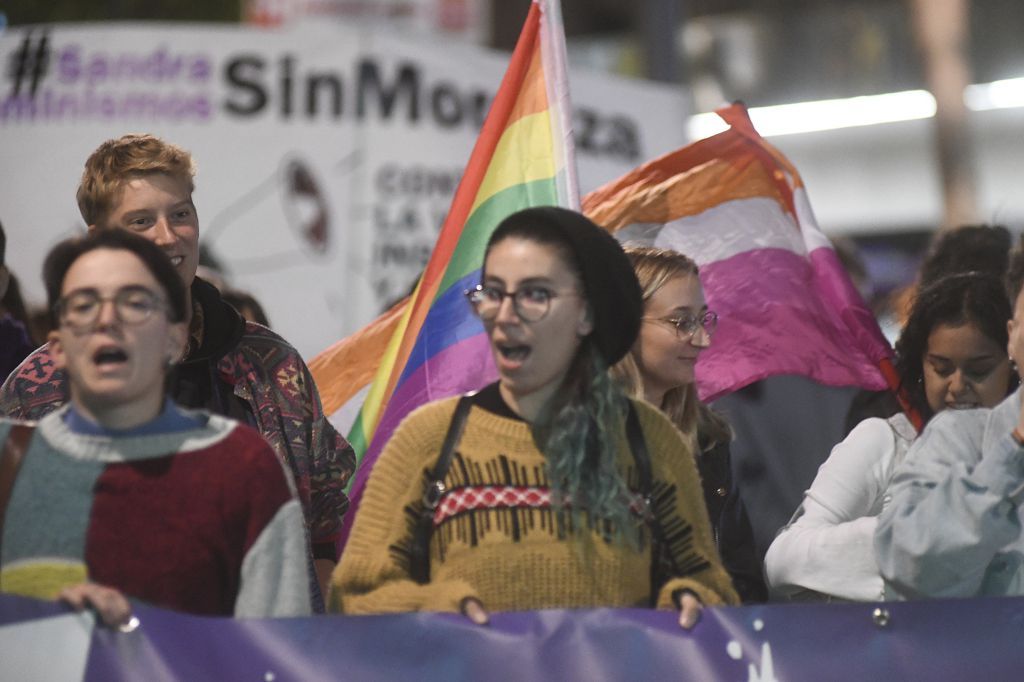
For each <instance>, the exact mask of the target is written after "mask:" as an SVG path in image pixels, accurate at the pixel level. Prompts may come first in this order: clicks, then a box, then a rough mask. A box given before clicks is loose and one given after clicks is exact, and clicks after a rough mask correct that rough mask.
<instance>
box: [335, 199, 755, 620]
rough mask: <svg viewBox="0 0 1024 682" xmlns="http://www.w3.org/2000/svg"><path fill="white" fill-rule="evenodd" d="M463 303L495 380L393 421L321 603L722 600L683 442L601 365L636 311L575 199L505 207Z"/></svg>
mask: <svg viewBox="0 0 1024 682" xmlns="http://www.w3.org/2000/svg"><path fill="white" fill-rule="evenodd" d="M467 298H468V301H469V304H470V305H471V306H472V309H473V310H474V311H475V313H476V314H477V316H478V317H479V318H480V320H481V321H482V323H483V327H484V331H485V332H486V335H487V339H488V341H489V344H490V350H491V354H492V356H493V358H494V364H495V366H496V369H497V375H498V380H497V382H495V383H492V384H490V385H488V386H486V387H484V388H483V389H482V390H480V391H479V392H477V393H476V394H474V395H472V396H468V397H463V398H458V397H456V398H449V399H444V400H440V401H436V402H433V403H429V404H427V405H425V406H423V407H421V408H419V409H418V410H416V411H415V412H413V413H412V414H410V415H409V416H408V417H406V419H405V420H404V421H403V422H402V424H401V425H400V426H399V427H398V429H397V430H396V431H395V433H394V435H393V436H392V438H391V440H390V441H389V442H388V443H387V444H386V445H385V447H384V450H383V451H382V453H381V456H380V458H379V459H378V460H377V462H376V464H375V465H374V468H373V471H372V473H371V475H370V478H369V481H368V483H367V487H366V491H365V494H364V497H363V501H362V504H361V505H360V508H359V512H358V514H357V516H356V519H355V523H354V526H353V529H352V534H351V536H350V538H349V541H348V545H347V547H346V550H345V553H344V555H343V557H342V560H341V564H340V565H339V567H338V569H337V570H336V571H335V574H334V580H333V586H332V591H331V595H332V596H331V602H332V608H333V609H335V610H339V611H343V612H345V613H354V614H358V613H382V612H396V611H419V610H427V611H456V612H458V611H461V612H462V613H464V614H466V615H467V616H468V617H469V618H470V619H471V620H473V621H474V622H477V623H484V622H486V621H487V620H488V613H489V612H496V611H510V610H522V609H542V608H574V607H635V606H644V605H654V606H658V607H660V608H675V609H678V613H679V622H680V624H681V625H683V626H684V627H690V626H692V625H693V624H694V623H695V622H696V620H697V618H698V616H699V613H700V609H701V605H702V604H707V605H715V604H731V603H736V601H737V597H736V594H735V592H734V591H733V588H732V586H731V584H730V581H729V576H728V575H727V574H726V573H725V571H724V569H723V568H722V566H721V563H720V561H719V558H718V555H717V552H716V551H715V547H714V543H713V540H712V537H711V531H710V526H709V524H708V519H707V512H706V511H705V509H704V507H703V504H702V503H701V497H700V481H699V477H698V474H697V470H696V467H695V466H694V463H693V458H692V457H691V456H689V444H688V443H686V442H685V441H684V440H683V439H682V437H681V436H680V435H679V432H678V431H677V430H676V429H675V427H674V426H673V425H672V424H671V423H670V422H669V420H668V419H666V418H665V416H664V415H662V414H661V413H660V412H658V411H657V410H656V409H654V408H653V407H651V406H649V405H647V404H646V403H644V402H643V401H630V400H628V399H627V398H626V397H625V395H624V394H623V393H622V391H621V389H620V388H619V387H618V386H617V385H616V384H615V383H614V382H613V381H612V379H611V377H610V376H609V374H608V371H607V370H608V367H609V365H610V364H612V363H614V362H616V361H617V360H618V359H619V358H621V357H622V356H623V355H624V354H625V353H627V352H628V351H629V349H630V347H631V346H632V345H633V340H634V339H635V338H636V334H637V331H638V329H639V328H640V324H641V320H640V317H641V314H642V303H641V297H640V290H639V286H638V285H637V281H636V276H635V275H634V274H633V269H632V268H631V267H630V264H629V261H628V260H627V259H626V257H625V255H624V254H623V252H622V249H621V247H620V246H619V245H618V243H617V242H616V241H615V239H614V238H613V237H612V236H611V235H609V234H608V233H607V232H605V231H603V230H601V229H600V228H598V227H597V226H596V225H594V224H593V223H592V222H590V221H589V220H588V219H587V218H585V217H584V216H582V215H580V214H579V213H576V212H573V211H569V210H566V209H561V208H555V207H544V208H531V209H526V210H523V211H520V212H518V213H515V214H513V215H511V216H509V217H508V218H506V219H505V220H503V221H502V222H501V224H500V225H498V227H497V228H496V229H495V231H494V233H493V234H492V235H491V237H490V240H489V241H488V244H487V248H486V251H485V254H484V263H483V267H482V269H481V274H480V286H478V287H476V288H474V289H472V290H471V291H469V292H468V293H467ZM444 453H448V457H447V458H446V457H445V456H444ZM679 453H684V454H686V456H684V457H680V456H678V455H679ZM446 459H447V462H448V463H447V464H446V465H444V466H442V464H443V463H444V462H445V461H446Z"/></svg>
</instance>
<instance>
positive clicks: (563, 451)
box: [531, 339, 639, 538]
mask: <svg viewBox="0 0 1024 682" xmlns="http://www.w3.org/2000/svg"><path fill="white" fill-rule="evenodd" d="M607 369H608V368H607V366H606V365H605V363H604V361H603V360H602V359H601V357H600V354H599V353H598V352H597V351H596V350H595V348H594V346H593V344H592V343H591V342H590V340H589V339H585V340H584V341H583V344H582V345H581V346H580V349H579V351H578V352H577V354H576V358H575V360H574V361H573V365H572V366H571V367H570V369H569V372H568V373H567V374H566V378H565V382H564V383H563V384H562V386H561V388H560V389H559V390H558V391H556V392H555V395H554V396H552V398H551V402H550V403H549V404H548V406H547V407H546V408H545V409H543V410H541V413H540V415H541V416H540V417H538V419H537V420H536V421H535V422H534V423H533V424H532V425H531V428H532V430H533V436H534V440H535V441H536V442H537V444H538V447H539V448H540V450H541V452H543V453H544V457H545V459H546V460H547V473H548V481H549V484H550V486H551V490H552V492H553V493H554V494H555V495H556V498H557V497H559V496H561V495H568V496H569V498H570V499H571V500H572V507H571V510H572V511H571V512H570V514H571V516H572V520H573V526H576V527H582V526H583V525H584V524H582V523H580V522H581V521H584V520H585V518H586V515H589V516H590V518H591V520H592V521H591V522H592V523H594V522H596V521H597V520H606V521H609V522H611V524H612V529H613V532H614V535H615V536H616V537H618V538H630V537H634V536H635V534H633V533H629V532H628V530H629V529H631V528H633V527H634V526H636V525H637V524H638V523H639V520H638V519H637V518H636V517H634V516H633V515H632V513H631V512H630V510H629V504H630V499H631V494H632V493H631V492H630V490H629V486H628V485H627V484H626V481H625V480H624V479H623V477H622V474H621V473H620V472H619V467H618V462H617V457H618V448H617V445H618V443H619V442H620V438H621V436H622V433H623V431H624V428H625V426H624V425H625V412H626V400H627V398H626V396H625V394H624V393H623V392H622V390H621V389H620V388H619V387H618V385H617V384H616V383H615V382H614V381H613V380H612V378H611V376H609V374H608V371H607ZM566 520H567V519H566V510H565V508H564V507H563V508H562V513H560V514H559V521H560V522H561V523H563V524H564V523H565V522H566Z"/></svg>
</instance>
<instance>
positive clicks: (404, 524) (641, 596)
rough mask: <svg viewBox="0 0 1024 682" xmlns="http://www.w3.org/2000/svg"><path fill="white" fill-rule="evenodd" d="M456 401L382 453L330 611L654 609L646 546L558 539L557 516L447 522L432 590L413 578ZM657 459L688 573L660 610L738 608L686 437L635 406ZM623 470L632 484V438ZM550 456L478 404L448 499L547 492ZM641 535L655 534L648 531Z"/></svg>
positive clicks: (659, 501)
mask: <svg viewBox="0 0 1024 682" xmlns="http://www.w3.org/2000/svg"><path fill="white" fill-rule="evenodd" d="M456 402H457V398H450V399H446V400H440V401H437V402H434V403H430V404H428V405H425V406H423V407H421V408H420V409H418V410H416V411H415V412H413V413H412V414H410V415H409V416H408V417H407V418H406V419H405V420H404V421H403V422H402V424H401V425H400V426H399V427H398V429H397V430H396V431H395V433H394V435H393V437H392V438H391V440H390V441H389V442H388V444H387V445H386V446H385V448H384V451H383V452H382V453H381V456H380V458H379V460H378V461H377V463H376V465H375V466H374V468H373V473H372V474H371V476H370V479H369V481H368V483H367V487H366V491H365V494H364V496H363V501H362V504H361V505H360V508H359V513H358V515H357V516H356V519H355V524H354V526H353V529H352V534H351V536H350V538H349V541H348V544H347V546H346V548H345V552H344V554H343V556H342V560H341V563H340V564H339V565H338V567H337V568H336V569H335V571H334V575H333V577H332V587H331V598H330V607H331V610H333V611H342V612H344V613H389V612H402V611H458V609H459V604H460V602H461V601H462V600H463V599H464V598H466V597H476V598H478V599H480V601H482V602H483V604H484V606H485V607H486V608H487V609H488V610H490V611H512V610H526V609H543V608H574V607H602V606H603V607H634V606H645V605H647V604H649V600H650V592H651V589H650V563H651V550H650V544H649V542H648V543H646V546H645V549H643V550H637V549H634V548H632V547H631V546H627V545H626V544H624V543H623V542H621V541H618V542H617V541H611V542H608V541H606V540H604V539H602V538H601V536H600V535H599V534H598V533H596V532H593V531H590V530H586V531H579V532H587V533H590V534H591V538H590V539H591V541H590V542H582V541H581V538H580V537H579V536H578V535H571V534H570V535H569V536H568V537H566V536H565V535H564V534H560V533H559V531H558V526H557V524H556V522H555V515H554V513H553V512H552V511H551V510H544V509H536V508H516V509H483V510H476V511H469V512H464V513H463V514H460V515H457V516H454V517H452V518H449V519H447V520H445V521H444V522H442V523H441V525H440V526H438V527H437V528H436V529H435V530H434V533H433V536H432V538H431V548H430V577H431V580H430V582H429V583H428V584H425V585H421V584H418V583H416V582H415V581H413V580H411V579H410V577H409V570H408V554H407V551H408V546H409V542H410V539H411V536H412V533H411V529H412V523H411V517H410V514H409V512H410V510H413V509H415V508H416V507H417V505H418V503H419V501H420V500H421V499H422V496H423V484H424V480H425V478H424V477H425V472H426V471H428V470H429V469H431V468H432V467H433V466H434V463H435V462H436V461H437V457H438V454H439V453H440V449H441V443H442V441H443V439H444V436H445V433H446V431H447V430H448V425H449V423H450V421H451V418H452V414H453V413H454V410H455V404H456ZM636 406H637V413H638V416H639V417H640V423H641V426H642V427H643V431H644V436H645V438H646V441H647V447H648V450H649V452H650V456H651V460H652V461H651V471H652V475H653V478H654V490H653V493H654V494H653V497H654V498H655V503H654V505H653V507H654V509H655V512H656V513H658V515H659V518H660V519H661V523H662V527H663V529H664V533H665V536H666V538H667V540H668V541H667V542H666V544H667V545H668V547H669V548H670V551H672V552H673V554H674V556H675V557H676V560H677V565H678V566H679V567H680V571H681V572H683V573H684V574H685V575H682V576H677V577H673V578H672V579H670V580H669V581H668V582H667V583H666V584H665V585H664V586H663V587H662V589H661V590H660V592H659V594H658V598H657V606H658V607H659V608H670V607H672V605H673V603H672V593H673V592H674V591H675V590H679V589H690V590H692V591H693V592H695V593H696V594H697V595H698V596H699V598H700V599H701V601H702V602H703V603H704V604H706V605H716V604H736V603H738V601H739V600H738V598H737V596H736V593H735V592H734V591H733V588H732V584H731V582H730V580H729V576H728V574H726V572H725V570H724V569H723V568H722V565H721V562H720V560H719V558H718V554H717V552H716V550H715V547H714V543H713V542H712V539H711V533H710V530H709V525H708V518H707V512H706V510H705V508H704V500H703V497H702V494H701V488H700V480H699V478H698V474H697V469H696V466H695V465H694V461H693V457H692V455H691V453H690V450H689V448H688V446H687V445H686V443H685V442H684V440H683V437H682V435H681V434H680V433H679V431H677V430H676V428H675V427H674V426H673V425H672V424H671V422H669V420H668V419H667V418H665V417H664V415H662V414H661V412H659V411H658V410H657V409H655V408H654V407H652V406H651V405H649V404H647V403H644V402H640V401H637V402H636ZM619 452H620V456H619V461H620V466H621V467H622V471H623V472H624V473H625V474H626V480H627V481H630V480H634V479H635V475H634V474H633V472H632V461H633V457H632V455H631V454H630V451H629V449H628V445H627V443H626V438H625V435H624V434H623V435H622V436H621V437H620V446H619ZM544 471H545V470H544V455H543V454H541V452H540V451H539V450H538V449H537V447H536V445H535V444H534V442H533V438H532V436H531V433H530V429H529V426H528V425H527V424H526V423H525V422H523V421H519V420H514V419H507V418H504V417H500V416H498V415H495V414H493V413H491V412H488V411H486V410H484V409H482V408H480V407H477V406H474V407H473V408H472V409H471V411H470V413H469V417H468V419H467V421H466V428H465V431H464V433H463V436H462V440H461V441H460V443H459V446H458V448H457V449H456V453H455V456H454V457H453V463H452V466H451V468H450V469H449V472H448V476H447V477H446V479H445V485H446V487H447V488H448V489H449V490H453V489H458V488H459V487H461V486H466V485H497V486H504V485H530V486H541V487H544V486H546V485H547V479H546V476H545V473H544ZM644 533H645V535H646V534H648V533H647V531H646V530H644Z"/></svg>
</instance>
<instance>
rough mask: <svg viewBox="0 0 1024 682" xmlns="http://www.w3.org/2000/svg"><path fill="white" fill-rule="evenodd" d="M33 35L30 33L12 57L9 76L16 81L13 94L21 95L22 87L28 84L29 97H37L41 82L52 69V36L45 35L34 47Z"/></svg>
mask: <svg viewBox="0 0 1024 682" xmlns="http://www.w3.org/2000/svg"><path fill="white" fill-rule="evenodd" d="M32 43H33V40H32V34H31V33H28V34H26V35H25V37H24V39H22V41H21V47H19V48H18V50H17V51H16V52H14V53H13V54H12V55H11V57H10V71H9V75H10V77H11V79H12V80H13V81H14V89H13V91H12V94H13V95H15V96H17V95H19V94H21V86H22V85H23V84H26V82H27V84H28V94H29V97H33V98H34V97H35V96H36V90H37V89H38V88H39V83H40V81H42V80H43V78H45V77H46V73H47V71H49V69H50V36H49V35H47V34H46V33H44V34H43V35H42V37H41V38H40V39H39V40H38V41H37V42H36V43H35V46H34V47H33V44H32Z"/></svg>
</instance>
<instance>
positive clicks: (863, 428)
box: [765, 272, 1017, 601]
mask: <svg viewBox="0 0 1024 682" xmlns="http://www.w3.org/2000/svg"><path fill="white" fill-rule="evenodd" d="M1010 314H1011V311H1010V303H1009V300H1008V299H1007V296H1006V291H1005V289H1004V288H1003V285H1002V283H1001V282H1000V281H999V280H998V279H997V278H995V277H993V276H991V275H986V274H981V273H976V272H972V273H965V274H959V275H952V276H949V277H946V278H944V279H941V280H938V281H937V282H934V283H933V284H931V285H929V286H928V287H926V288H925V289H923V290H921V291H920V292H919V293H918V295H917V298H916V300H915V301H914V304H913V308H912V309H911V313H910V317H909V318H908V320H907V324H906V327H905V328H904V329H903V332H902V333H901V335H900V338H899V341H897V343H896V356H897V357H896V369H897V372H898V374H899V377H900V383H901V385H902V387H903V388H904V389H905V390H906V392H907V395H908V397H909V399H910V402H911V404H912V405H913V406H914V408H916V409H917V410H918V411H919V412H920V414H921V415H922V416H923V417H924V418H925V420H929V419H931V418H932V417H933V416H934V415H935V414H937V413H938V412H941V411H942V410H945V409H953V410H961V409H971V408H977V407H993V406H995V405H997V404H998V403H999V402H1000V401H1001V400H1002V399H1003V398H1004V397H1006V395H1007V394H1008V393H1009V392H1010V391H1011V390H1012V389H1013V388H1014V387H1015V386H1016V385H1017V377H1016V375H1015V374H1014V372H1012V371H1011V369H1010V363H1009V359H1008V357H1007V354H1006V344H1007V338H1008V336H1007V327H1006V323H1007V320H1009V318H1010ZM916 437H917V433H916V432H915V430H914V428H913V426H912V425H911V423H910V421H909V420H908V419H907V417H906V415H904V414H903V413H899V414H897V415H895V416H893V417H890V418H889V419H879V418H870V419H865V420H864V421H863V422H861V423H860V424H859V425H858V426H857V427H856V428H855V429H854V430H853V431H851V432H850V435H849V436H847V437H846V439H845V440H844V441H843V442H842V443H840V444H838V445H837V446H836V447H835V448H834V449H833V450H832V453H831V454H830V455H829V458H828V460H827V461H826V462H825V463H824V464H822V465H821V468H820V469H819V470H818V475H817V477H815V479H814V482H813V483H812V484H811V488H810V490H808V491H807V493H806V495H805V497H804V501H803V503H802V504H801V505H800V507H799V508H798V509H797V510H796V513H795V514H794V515H793V519H792V520H791V521H790V523H789V524H788V525H787V526H786V527H785V528H783V529H782V530H781V531H780V533H779V535H778V536H777V537H776V538H775V541H774V542H773V543H772V545H771V547H770V548H769V549H768V553H767V555H766V556H765V571H766V574H767V577H768V583H769V587H770V588H771V589H772V590H773V592H774V593H776V594H777V595H779V596H784V597H789V598H807V597H809V598H822V597H825V598H839V599H848V600H856V601H872V600H880V599H883V598H884V585H883V581H882V577H881V574H880V572H879V569H878V565H877V562H876V559H875V552H874V548H873V545H872V542H873V538H874V533H875V528H876V526H877V523H878V515H879V514H880V513H881V511H882V509H883V508H884V507H885V505H886V504H887V503H888V501H889V495H888V488H889V483H890V481H891V480H892V476H893V471H894V470H895V468H896V466H897V465H898V464H899V463H900V462H901V461H902V460H903V458H904V457H905V455H906V453H907V450H908V449H909V447H910V444H911V443H912V442H913V441H914V439H915V438H916Z"/></svg>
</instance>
